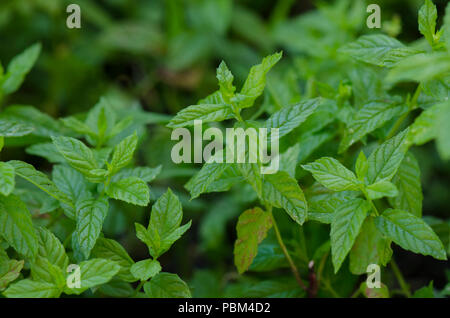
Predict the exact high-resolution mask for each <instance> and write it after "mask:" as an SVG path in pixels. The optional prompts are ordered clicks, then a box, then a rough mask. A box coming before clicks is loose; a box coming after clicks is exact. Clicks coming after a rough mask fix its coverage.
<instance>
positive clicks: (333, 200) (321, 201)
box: [307, 191, 358, 224]
mask: <svg viewBox="0 0 450 318" xmlns="http://www.w3.org/2000/svg"><path fill="white" fill-rule="evenodd" d="M357 195H358V192H355V191H343V192H332V193H320V192H319V194H318V195H314V196H311V197H308V198H307V199H308V204H309V211H308V219H309V220H313V221H317V222H321V223H325V224H331V222H332V221H333V217H334V212H335V211H336V210H337V208H338V207H339V206H340V205H341V204H343V203H344V202H346V201H349V200H352V199H354V198H355V197H356V196H357Z"/></svg>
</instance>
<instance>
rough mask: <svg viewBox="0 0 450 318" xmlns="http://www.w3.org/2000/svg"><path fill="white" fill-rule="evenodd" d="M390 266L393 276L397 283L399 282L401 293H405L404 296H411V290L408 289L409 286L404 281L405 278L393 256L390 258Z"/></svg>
mask: <svg viewBox="0 0 450 318" xmlns="http://www.w3.org/2000/svg"><path fill="white" fill-rule="evenodd" d="M391 267H392V271H393V272H394V275H395V277H396V278H397V281H398V283H399V284H400V287H401V289H402V291H403V293H404V294H405V296H406V297H408V298H409V297H411V291H410V290H409V286H408V284H407V283H406V281H405V279H404V278H403V274H402V272H401V271H400V268H399V267H398V265H397V263H396V262H395V260H394V258H392V259H391Z"/></svg>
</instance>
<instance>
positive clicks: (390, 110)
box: [339, 102, 407, 153]
mask: <svg viewBox="0 0 450 318" xmlns="http://www.w3.org/2000/svg"><path fill="white" fill-rule="evenodd" d="M406 110H407V106H406V105H397V104H392V103H385V102H370V103H368V104H366V105H364V106H363V108H361V110H360V111H358V112H357V113H356V114H355V117H354V118H353V120H352V121H351V122H350V124H349V125H348V127H347V128H348V130H347V131H346V133H345V135H344V138H343V139H342V141H341V144H340V145H339V153H343V152H344V151H346V150H347V149H348V147H350V146H351V145H353V144H354V143H355V142H357V141H359V140H361V138H363V137H364V136H366V135H367V134H368V133H371V132H373V131H374V130H375V129H377V128H380V127H382V126H383V125H384V124H386V123H387V122H388V121H389V120H391V119H392V118H394V117H396V116H399V115H401V114H402V113H404V112H405V111H406Z"/></svg>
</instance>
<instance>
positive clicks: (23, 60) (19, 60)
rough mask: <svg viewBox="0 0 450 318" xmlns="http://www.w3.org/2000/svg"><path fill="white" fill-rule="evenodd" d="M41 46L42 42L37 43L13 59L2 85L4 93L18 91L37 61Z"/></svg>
mask: <svg viewBox="0 0 450 318" xmlns="http://www.w3.org/2000/svg"><path fill="white" fill-rule="evenodd" d="M41 48H42V46H41V44H40V43H36V44H34V45H32V46H30V47H29V48H27V49H26V50H25V51H23V52H22V53H20V54H19V55H17V56H16V57H14V58H13V59H12V60H11V62H10V63H9V64H8V69H7V73H6V76H5V79H4V82H3V83H2V87H1V88H2V90H3V93H4V94H11V93H14V92H15V91H17V89H18V88H19V87H20V85H21V84H22V83H23V81H24V79H25V76H26V75H27V74H28V73H29V72H30V70H31V68H32V67H33V65H34V63H36V60H37V58H38V56H39V54H40V52H41Z"/></svg>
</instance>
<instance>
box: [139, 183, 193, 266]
mask: <svg viewBox="0 0 450 318" xmlns="http://www.w3.org/2000/svg"><path fill="white" fill-rule="evenodd" d="M182 218H183V212H182V209H181V203H180V201H179V200H178V198H177V197H176V196H175V195H174V194H173V193H172V191H171V190H170V189H168V190H167V192H166V193H165V194H163V195H162V196H161V197H160V198H159V199H158V200H157V201H156V202H155V204H154V205H153V207H152V212H151V215H150V222H149V225H148V228H147V230H145V228H144V227H143V226H142V225H138V224H136V230H137V234H138V238H139V239H141V240H142V241H143V242H144V243H145V244H147V246H148V248H149V251H150V255H151V256H152V257H153V258H154V259H157V258H158V257H159V256H160V255H162V254H163V253H165V252H166V251H167V250H168V249H169V248H170V247H171V246H172V244H173V243H174V242H175V241H176V240H178V239H179V238H180V237H181V235H183V233H184V232H186V231H187V230H188V229H189V227H190V226H191V222H189V223H187V224H185V225H183V226H181V227H180V224H181V221H182Z"/></svg>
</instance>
